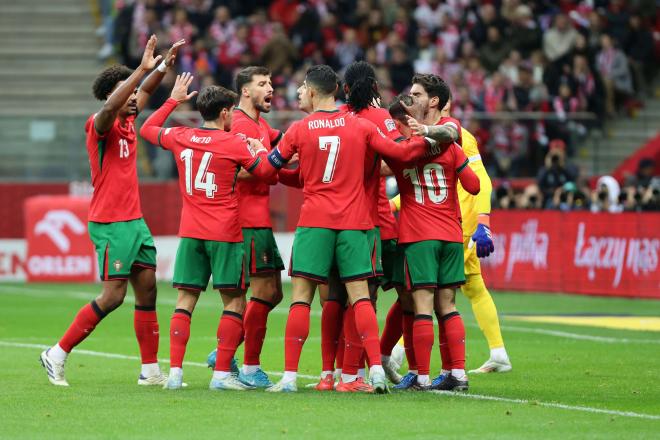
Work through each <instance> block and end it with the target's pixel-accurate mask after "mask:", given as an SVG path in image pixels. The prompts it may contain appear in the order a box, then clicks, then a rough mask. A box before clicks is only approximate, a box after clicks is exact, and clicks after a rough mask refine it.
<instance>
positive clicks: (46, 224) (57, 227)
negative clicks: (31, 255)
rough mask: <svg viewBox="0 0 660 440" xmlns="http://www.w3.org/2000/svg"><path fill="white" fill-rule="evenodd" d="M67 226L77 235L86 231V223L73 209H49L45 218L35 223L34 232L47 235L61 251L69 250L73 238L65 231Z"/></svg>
mask: <svg viewBox="0 0 660 440" xmlns="http://www.w3.org/2000/svg"><path fill="white" fill-rule="evenodd" d="M65 228H68V229H70V230H71V231H73V233H74V234H76V235H82V234H84V233H85V225H84V224H83V223H82V222H81V221H80V219H78V217H77V216H76V215H74V214H73V213H72V212H71V211H67V210H63V209H55V210H52V211H48V213H47V214H46V215H45V216H44V218H43V219H42V220H41V221H39V222H38V223H37V224H36V225H35V227H34V233H35V234H36V235H42V234H44V235H47V236H48V238H50V239H51V241H52V242H53V243H54V244H55V246H57V248H58V249H59V250H60V252H69V249H71V240H69V237H67V235H66V234H65V233H64V229H65Z"/></svg>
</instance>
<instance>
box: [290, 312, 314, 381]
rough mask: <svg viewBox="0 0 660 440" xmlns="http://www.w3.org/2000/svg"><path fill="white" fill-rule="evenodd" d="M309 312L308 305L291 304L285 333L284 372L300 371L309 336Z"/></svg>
mask: <svg viewBox="0 0 660 440" xmlns="http://www.w3.org/2000/svg"><path fill="white" fill-rule="evenodd" d="M309 312H310V305H309V304H307V303H304V302H295V303H293V304H291V308H290V309H289V318H288V319H287V321H286V330H285V333H284V371H298V363H299V361H300V353H301V352H302V348H303V345H304V344H305V341H306V340H307V336H308V335H309Z"/></svg>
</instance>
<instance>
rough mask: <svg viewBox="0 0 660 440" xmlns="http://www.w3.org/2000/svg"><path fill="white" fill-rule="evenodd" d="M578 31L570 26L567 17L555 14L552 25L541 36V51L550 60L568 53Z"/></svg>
mask: <svg viewBox="0 0 660 440" xmlns="http://www.w3.org/2000/svg"><path fill="white" fill-rule="evenodd" d="M577 36H578V32H577V31H576V30H575V29H574V28H573V27H572V26H571V23H570V22H569V21H568V17H566V16H565V15H564V14H557V16H556V17H555V22H554V26H553V27H552V28H550V29H549V30H548V31H547V32H546V33H545V35H544V36H543V51H544V52H545V56H546V58H547V59H548V60H550V61H551V62H554V61H557V60H559V59H560V58H562V57H564V56H566V55H568V54H569V53H570V51H571V49H573V46H574V45H575V40H576V39H577Z"/></svg>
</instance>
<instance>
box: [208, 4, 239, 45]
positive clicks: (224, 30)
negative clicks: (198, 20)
mask: <svg viewBox="0 0 660 440" xmlns="http://www.w3.org/2000/svg"><path fill="white" fill-rule="evenodd" d="M235 33H236V23H235V22H234V21H233V20H232V19H231V13H230V11H229V8H228V7H226V6H219V7H218V8H216V10H215V17H214V19H213V22H211V26H210V28H209V35H210V37H211V38H212V39H213V41H214V42H215V43H216V44H217V45H223V44H225V43H226V42H227V41H229V39H230V38H231V36H232V35H234V34H235Z"/></svg>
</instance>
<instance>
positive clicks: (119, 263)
mask: <svg viewBox="0 0 660 440" xmlns="http://www.w3.org/2000/svg"><path fill="white" fill-rule="evenodd" d="M112 265H113V266H114V268H115V271H117V272H119V271H120V270H121V268H122V267H124V265H123V264H121V261H119V260H115V262H114V263H112Z"/></svg>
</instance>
